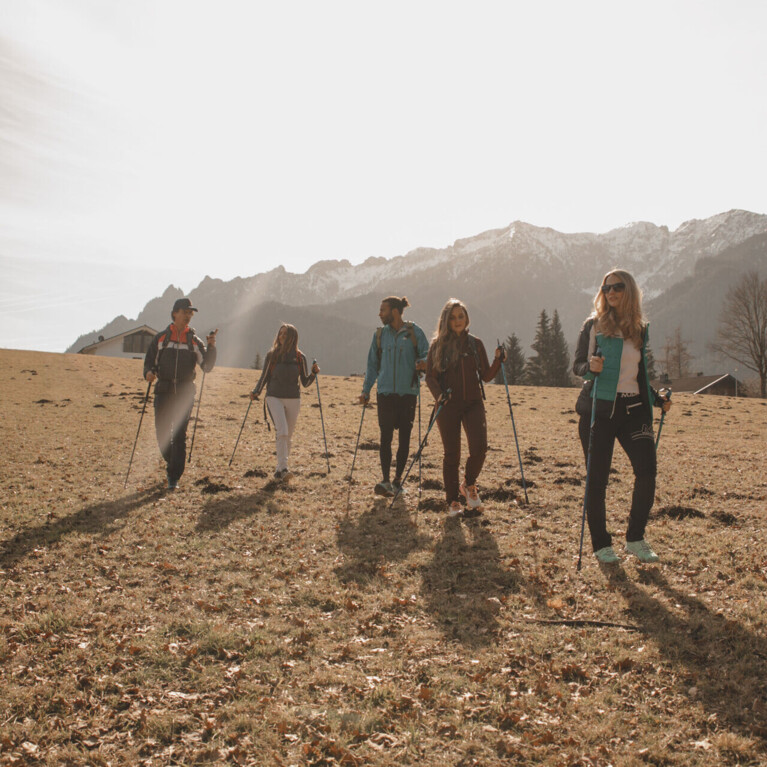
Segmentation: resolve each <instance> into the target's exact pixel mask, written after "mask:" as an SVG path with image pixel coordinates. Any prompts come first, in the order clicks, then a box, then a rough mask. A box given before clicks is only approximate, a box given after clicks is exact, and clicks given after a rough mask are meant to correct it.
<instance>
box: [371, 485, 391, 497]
mask: <svg viewBox="0 0 767 767" xmlns="http://www.w3.org/2000/svg"><path fill="white" fill-rule="evenodd" d="M373 492H374V493H375V494H376V495H382V496H383V497H384V498H391V497H392V496H393V495H394V489H393V488H392V486H391V482H379V483H378V484H377V485H376V486H375V487H374V488H373Z"/></svg>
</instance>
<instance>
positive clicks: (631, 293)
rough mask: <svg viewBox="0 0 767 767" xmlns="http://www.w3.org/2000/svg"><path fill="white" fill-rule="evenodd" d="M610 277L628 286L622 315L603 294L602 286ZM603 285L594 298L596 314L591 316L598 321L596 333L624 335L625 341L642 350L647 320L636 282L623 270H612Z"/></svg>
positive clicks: (624, 296) (605, 277) (625, 291)
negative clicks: (643, 333)
mask: <svg viewBox="0 0 767 767" xmlns="http://www.w3.org/2000/svg"><path fill="white" fill-rule="evenodd" d="M608 277H617V278H618V279H619V280H620V281H621V282H622V283H623V284H624V285H625V286H626V288H625V290H624V291H623V294H622V295H623V300H622V301H621V311H620V313H618V312H616V311H615V309H613V308H612V307H611V306H610V304H608V303H607V296H606V295H605V294H604V293H603V292H602V285H604V284H605V283H606V282H607V278H608ZM602 285H600V287H599V290H598V291H597V294H596V296H595V297H594V313H593V314H592V315H591V316H592V317H594V318H595V319H596V331H597V332H598V333H602V335H605V336H617V335H622V336H623V338H624V339H625V340H630V341H631V342H632V343H633V344H634V346H636V347H637V348H640V347H641V346H642V331H643V329H644V325H645V318H644V314H643V313H642V291H641V289H640V288H639V285H637V283H636V280H635V279H634V278H633V276H632V275H631V274H629V272H625V271H623V269H611V270H610V271H609V272H607V274H606V275H605V276H604V277H603V278H602Z"/></svg>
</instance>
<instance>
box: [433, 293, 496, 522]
mask: <svg viewBox="0 0 767 767" xmlns="http://www.w3.org/2000/svg"><path fill="white" fill-rule="evenodd" d="M468 328H469V312H468V310H467V309H466V306H465V304H464V303H463V302H462V301H459V300H458V299H457V298H451V299H449V300H448V302H447V303H446V304H445V306H444V308H443V309H442V313H441V314H440V317H439V323H438V324H437V329H436V331H435V332H434V337H433V338H432V342H431V347H430V349H429V356H428V357H427V359H426V384H427V385H428V387H429V390H430V391H431V393H432V394H433V395H434V398H435V399H437V400H439V399H440V398H441V397H445V396H447V402H446V403H445V405H444V406H443V408H442V410H441V411H440V413H439V415H438V416H437V427H438V428H439V433H440V436H441V437H442V444H443V446H444V448H445V457H444V459H443V461H442V476H443V480H444V483H445V496H446V499H447V506H448V513H449V514H450V515H451V516H456V515H458V514H461V513H462V512H463V505H462V503H461V500H460V496H463V497H464V498H465V499H466V505H467V509H466V513H465V516H477V515H478V514H480V513H481V511H482V501H481V500H480V498H479V493H478V492H477V477H479V473H480V471H482V465H483V464H484V462H485V455H486V453H487V421H486V419H485V405H484V402H483V401H482V400H483V397H484V389H483V386H482V382H483V381H492V380H493V378H495V375H496V373H498V371H499V370H500V367H501V363H502V361H503V349H502V348H500V347H499V348H498V349H496V350H495V359H494V360H493V364H492V365H491V364H490V363H489V362H488V359H487V353H486V352H485V347H484V345H483V344H482V341H480V340H479V338H476V337H475V336H472V335H470V334H469V332H468ZM448 390H450V394H449V395H447V392H448ZM461 424H463V428H464V431H465V432H466V440H467V442H468V444H469V457H468V458H467V459H466V468H465V470H464V480H463V482H462V483H460V484H459V480H458V471H459V465H460V462H461Z"/></svg>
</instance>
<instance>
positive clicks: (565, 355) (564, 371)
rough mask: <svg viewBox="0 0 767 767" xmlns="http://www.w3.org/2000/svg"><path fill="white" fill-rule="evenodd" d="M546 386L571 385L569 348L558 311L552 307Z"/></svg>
mask: <svg viewBox="0 0 767 767" xmlns="http://www.w3.org/2000/svg"><path fill="white" fill-rule="evenodd" d="M546 377H547V379H548V380H547V384H546V385H547V386H572V385H573V381H572V378H571V377H570V350H569V349H568V348H567V341H566V340H565V334H564V332H563V331H562V323H561V322H560V321H559V312H558V311H557V310H556V309H554V316H553V318H552V320H551V351H550V355H549V370H548V371H547V376H546Z"/></svg>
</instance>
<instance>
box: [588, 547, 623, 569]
mask: <svg viewBox="0 0 767 767" xmlns="http://www.w3.org/2000/svg"><path fill="white" fill-rule="evenodd" d="M594 556H595V557H596V558H597V559H598V560H599V561H600V562H601V563H602V564H603V565H614V564H615V563H616V562H620V561H621V559H620V557H619V556H618V555H617V554H616V553H615V551H614V550H613V547H612V546H605V547H604V548H601V549H597V550H596V551H595V552H594Z"/></svg>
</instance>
